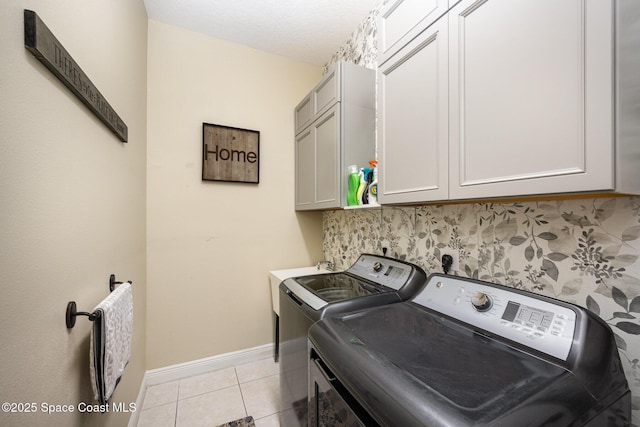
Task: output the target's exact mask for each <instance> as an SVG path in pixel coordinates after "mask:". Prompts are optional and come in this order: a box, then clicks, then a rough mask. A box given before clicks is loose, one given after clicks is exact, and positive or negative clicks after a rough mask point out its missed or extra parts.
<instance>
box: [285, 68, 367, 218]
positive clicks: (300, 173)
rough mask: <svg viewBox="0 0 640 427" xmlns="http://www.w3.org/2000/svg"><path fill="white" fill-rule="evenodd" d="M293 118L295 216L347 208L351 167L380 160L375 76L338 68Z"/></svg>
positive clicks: (309, 95)
mask: <svg viewBox="0 0 640 427" xmlns="http://www.w3.org/2000/svg"><path fill="white" fill-rule="evenodd" d="M294 115H295V125H296V138H295V161H296V165H295V186H296V189H295V191H296V193H295V194H296V202H295V204H296V210H319V209H333V208H340V207H343V206H346V204H347V190H348V181H347V178H348V171H347V167H348V166H349V165H354V164H355V165H358V167H365V166H367V165H368V162H369V160H372V159H375V72H374V71H373V70H370V69H366V68H364V67H359V66H356V65H354V64H349V63H344V62H339V63H337V64H336V66H335V68H334V69H333V70H332V71H330V72H329V73H327V75H326V76H325V77H324V78H323V79H322V81H321V82H320V83H318V85H316V87H315V88H314V89H313V90H312V91H311V92H310V93H309V94H308V95H307V96H306V97H305V98H304V99H303V100H302V101H301V102H300V104H298V106H297V107H296V108H295V111H294Z"/></svg>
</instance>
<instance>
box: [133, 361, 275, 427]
mask: <svg viewBox="0 0 640 427" xmlns="http://www.w3.org/2000/svg"><path fill="white" fill-rule="evenodd" d="M278 374H279V368H278V364H277V363H275V362H274V361H273V358H272V357H271V358H267V359H262V360H259V361H257V362H253V363H248V364H245V365H238V366H234V367H231V368H226V369H221V370H218V371H213V372H208V373H205V374H202V375H196V376H193V377H189V378H183V379H181V380H177V381H170V382H167V383H163V384H157V385H153V386H150V387H148V388H147V392H146V394H145V398H144V403H143V405H142V412H141V413H140V416H139V418H138V426H137V427H199V426H202V427H204V426H206V427H214V426H218V425H220V424H224V423H226V422H229V421H233V420H237V419H238V418H243V417H246V416H248V415H251V416H252V417H253V419H254V420H255V424H256V427H279V426H280V422H279V420H278V411H279V410H280V381H279V375H278Z"/></svg>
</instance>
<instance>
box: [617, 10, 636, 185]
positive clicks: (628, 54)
mask: <svg viewBox="0 0 640 427" xmlns="http://www.w3.org/2000/svg"><path fill="white" fill-rule="evenodd" d="M617 7H618V10H617V19H616V24H617V29H618V31H617V47H618V49H617V52H616V59H617V64H616V67H617V76H616V82H617V87H616V95H617V106H616V107H617V123H616V129H617V134H616V137H617V148H618V150H617V153H616V155H617V160H618V165H619V167H618V169H617V180H616V185H617V189H618V190H619V191H621V192H623V193H632V194H640V167H639V166H638V165H640V143H639V142H640V2H639V1H637V0H623V1H619V2H618V3H617Z"/></svg>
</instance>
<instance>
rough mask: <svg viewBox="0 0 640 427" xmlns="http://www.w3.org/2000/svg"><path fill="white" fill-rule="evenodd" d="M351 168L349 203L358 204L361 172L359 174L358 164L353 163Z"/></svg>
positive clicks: (351, 204) (349, 204)
mask: <svg viewBox="0 0 640 427" xmlns="http://www.w3.org/2000/svg"><path fill="white" fill-rule="evenodd" d="M348 170H349V191H348V192H347V205H348V206H357V205H358V187H360V174H358V166H357V165H351V166H349V167H348Z"/></svg>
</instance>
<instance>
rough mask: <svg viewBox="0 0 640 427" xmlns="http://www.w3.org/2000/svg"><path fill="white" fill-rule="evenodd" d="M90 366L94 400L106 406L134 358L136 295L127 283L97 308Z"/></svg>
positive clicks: (120, 286)
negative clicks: (133, 334) (133, 332)
mask: <svg viewBox="0 0 640 427" xmlns="http://www.w3.org/2000/svg"><path fill="white" fill-rule="evenodd" d="M94 314H96V315H97V318H96V319H95V320H94V321H93V327H92V329H91V346H90V349H89V359H90V360H89V365H90V367H91V385H92V387H93V394H94V397H95V399H96V400H97V401H98V402H99V403H100V404H101V405H104V404H106V403H107V401H108V400H109V399H110V398H111V395H112V394H113V390H114V389H115V388H116V385H117V384H118V382H119V381H120V377H121V376H122V372H123V371H124V367H125V366H126V365H127V363H128V362H129V357H131V331H132V329H133V294H132V292H131V283H129V282H124V283H122V284H121V285H119V286H118V287H117V288H116V289H115V290H114V291H113V292H111V293H110V294H109V296H108V297H107V298H105V299H104V300H103V301H102V302H101V303H100V304H98V305H97V306H96V308H95V309H94Z"/></svg>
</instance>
